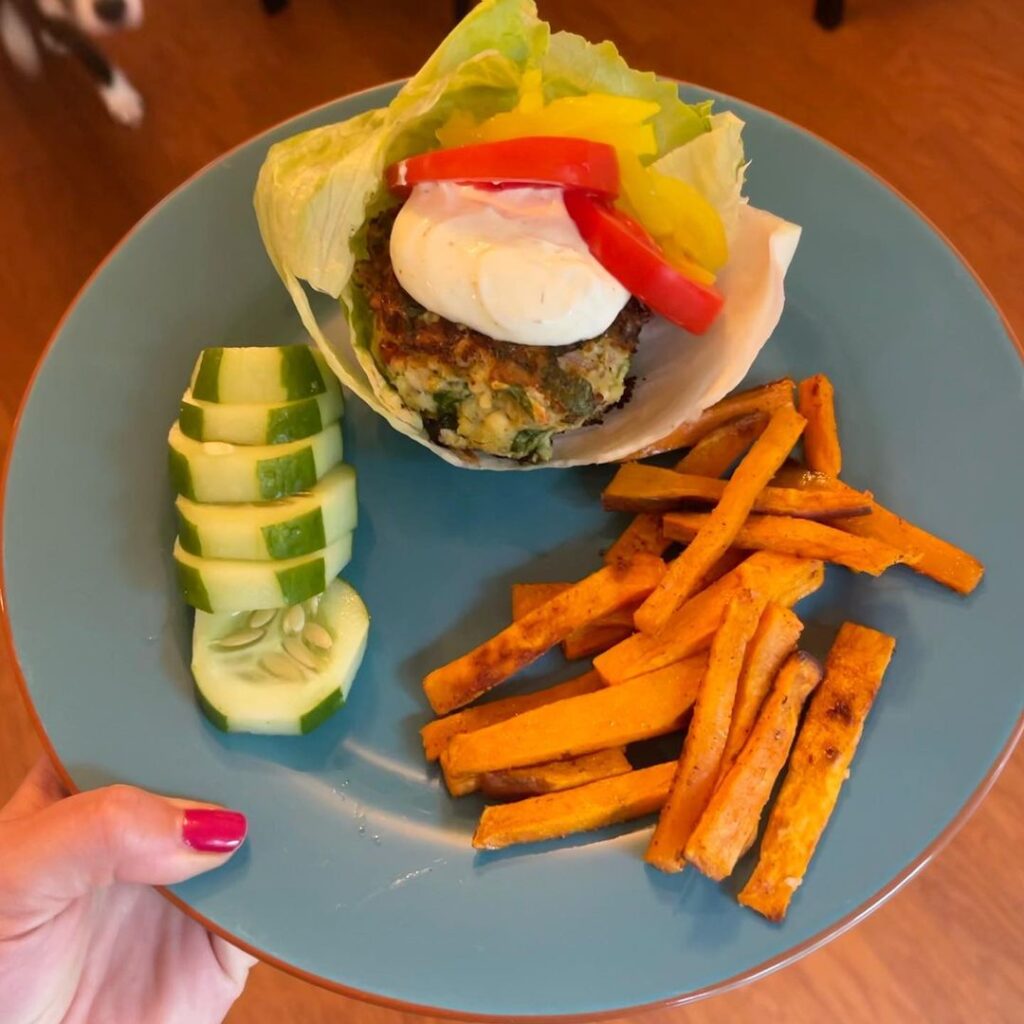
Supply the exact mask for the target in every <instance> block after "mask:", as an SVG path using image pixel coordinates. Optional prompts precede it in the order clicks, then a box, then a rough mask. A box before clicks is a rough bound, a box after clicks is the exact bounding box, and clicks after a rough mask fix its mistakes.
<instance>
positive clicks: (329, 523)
mask: <svg viewBox="0 0 1024 1024" xmlns="http://www.w3.org/2000/svg"><path fill="white" fill-rule="evenodd" d="M175 504H176V506H177V509H178V539H179V540H180V541H181V546H182V547H183V548H184V549H185V550H186V551H187V552H188V553H189V554H190V555H202V556H203V557H204V558H241V559H250V560H257V561H262V560H266V559H281V558H296V557H298V556H299V555H308V554H310V553H312V552H314V551H319V550H320V548H323V547H326V546H327V545H328V544H330V543H332V542H333V541H335V540H337V539H338V538H339V537H341V536H342V535H343V534H346V533H351V532H352V531H353V530H354V529H355V528H356V472H355V470H354V469H353V468H352V467H351V466H349V465H347V464H346V463H344V462H343V463H342V464H341V465H339V466H335V467H334V469H332V470H331V471H330V472H329V473H328V474H327V475H326V476H325V477H324V478H323V479H322V480H321V481H320V482H319V483H317V485H316V486H315V487H314V488H313V489H312V490H311V491H308V492H307V493H305V494H297V495H294V496H293V497H290V498H281V499H280V500H279V501H273V502H269V503H263V504H248V505H203V504H200V503H198V502H195V501H190V500H189V499H188V498H185V497H182V496H181V495H179V496H178V500H177V502H176V503H175Z"/></svg>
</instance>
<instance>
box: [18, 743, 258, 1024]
mask: <svg viewBox="0 0 1024 1024" xmlns="http://www.w3.org/2000/svg"><path fill="white" fill-rule="evenodd" d="M246 831H247V822H246V818H245V815H244V814H242V813H241V812H239V811H236V810H229V809H226V808H222V807H211V806H200V805H197V804H196V803H195V802H194V801H185V800H179V799H172V798H169V797H163V796H157V795H155V794H153V793H147V792H145V791H144V790H140V789H134V788H132V787H129V786H110V787H107V788H105V789H98V790H94V791H92V792H89V793H81V794H78V795H76V796H68V795H67V793H66V791H65V790H64V788H63V785H62V784H61V782H60V780H59V778H58V777H57V776H56V774H55V773H54V771H53V769H52V767H51V766H50V764H49V762H48V761H41V762H40V763H39V764H37V765H36V767H35V768H34V769H33V770H32V772H30V773H29V775H28V777H27V778H26V780H25V782H24V783H23V784H22V786H21V788H20V789H19V790H18V792H17V793H15V795H14V797H13V798H12V799H11V801H10V802H9V803H8V804H7V805H6V806H5V807H4V808H3V809H2V810H0V1007H2V1008H3V1009H2V1013H0V1018H2V1019H3V1021H4V1024H20V1022H22V1021H24V1022H26V1024H27V1022H30V1021H31V1022H37V1021H39V1022H41V1021H53V1022H57V1021H82V1022H91V1021H122V1020H123V1021H129V1020H130V1021H146V1022H147V1024H148V1022H150V1021H152V1022H160V1024H179V1022H180V1024H207V1022H215V1021H221V1020H223V1018H224V1016H225V1014H226V1013H227V1011H228V1009H229V1007H230V1006H231V1004H232V1003H233V1002H234V1000H235V999H236V998H237V997H238V995H239V994H240V993H241V991H242V988H243V987H244V985H245V981H246V977H247V975H248V971H249V968H250V966H251V965H252V964H253V963H254V962H255V961H254V960H253V958H252V957H250V956H249V955H248V954H246V953H243V952H242V951H241V950H239V949H237V948H236V947H234V946H232V945H230V944H229V943H227V942H225V941H224V940H223V939H221V938H220V937H218V936H215V935H211V934H210V933H209V932H207V931H206V929H205V928H204V927H203V926H202V925H201V924H199V923H198V922H196V921H193V920H191V919H190V918H188V917H186V916H185V914H184V913H182V911H180V910H179V909H178V908H177V907H175V906H174V905H173V904H171V903H170V902H169V901H168V900H167V899H165V898H164V897H163V896H162V895H160V894H159V893H158V892H157V891H156V890H155V889H153V888H152V886H154V885H169V884H172V883H175V882H181V881H184V880H185V879H187V878H191V877H193V876H194V875H198V874H201V873H203V872H206V871H210V870H213V869H216V868H218V867H220V866H221V865H222V864H224V863H225V862H226V861H227V860H229V859H230V858H231V856H232V855H233V854H234V853H235V852H236V851H237V850H238V849H239V847H240V846H241V845H242V844H243V843H244V842H245V837H246ZM142 979H145V983H144V984H141V983H140V981H141V980H142Z"/></svg>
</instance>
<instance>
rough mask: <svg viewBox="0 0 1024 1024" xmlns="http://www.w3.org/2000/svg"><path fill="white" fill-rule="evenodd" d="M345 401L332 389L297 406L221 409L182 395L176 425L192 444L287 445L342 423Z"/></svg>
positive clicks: (189, 394) (255, 405)
mask: <svg viewBox="0 0 1024 1024" xmlns="http://www.w3.org/2000/svg"><path fill="white" fill-rule="evenodd" d="M343 411H344V400H343V399H342V397H341V389H340V388H338V387H333V388H332V389H331V390H329V391H325V392H324V393H323V394H322V395H316V396H315V397H314V398H300V399H299V400H298V401H296V402H279V403H276V404H273V403H267V402H264V403H246V404H237V405H224V404H222V403H220V402H204V401H201V400H200V399H198V398H196V397H194V396H193V394H192V392H191V391H186V392H185V397H184V398H183V399H182V400H181V411H180V413H179V414H178V425H179V426H180V427H181V432H182V433H183V434H184V435H185V436H186V437H191V438H192V439H193V440H195V441H227V442H228V443H230V444H287V443H288V442H289V441H298V440H300V439H301V438H303V437H310V436H312V435H313V434H319V433H320V431H321V430H323V429H324V428H325V427H327V426H329V425H330V424H332V423H337V421H338V420H340V419H341V415H342V412H343Z"/></svg>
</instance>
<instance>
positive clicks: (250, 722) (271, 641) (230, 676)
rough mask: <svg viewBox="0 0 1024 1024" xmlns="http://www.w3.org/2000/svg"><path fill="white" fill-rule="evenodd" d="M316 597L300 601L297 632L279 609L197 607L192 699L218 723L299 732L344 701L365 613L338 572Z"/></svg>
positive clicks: (361, 646)
mask: <svg viewBox="0 0 1024 1024" xmlns="http://www.w3.org/2000/svg"><path fill="white" fill-rule="evenodd" d="M316 604H317V608H316V610H315V611H314V609H313V607H312V605H311V603H307V605H306V606H305V607H303V608H302V617H303V618H304V619H305V620H306V626H305V628H304V629H302V630H300V631H299V632H297V633H294V632H286V631H285V621H286V619H285V613H281V612H279V613H278V614H277V615H275V616H274V618H273V619H271V620H270V621H269V622H267V621H265V620H266V615H260V614H259V613H256V614H255V616H254V614H253V613H252V612H240V613H236V614H233V615H208V614H206V613H205V612H196V622H195V628H194V629H193V633H192V673H193V675H194V676H195V681H196V692H197V696H198V698H199V704H200V706H201V707H202V709H203V711H204V713H205V714H206V716H207V718H209V719H210V721H211V722H212V723H213V724H214V725H215V726H216V727H217V728H218V729H222V730H224V731H225V732H256V733H274V734H284V735H294V734H298V733H306V732H309V731H310V730H311V729H315V728H316V727H317V726H318V725H320V723H321V722H323V721H325V720H326V719H327V718H329V717H330V716H331V715H332V714H333V713H334V712H335V711H337V710H338V708H340V707H341V706H342V705H343V704H344V703H345V700H346V698H347V697H348V694H349V690H350V689H351V687H352V681H353V679H354V678H355V675H356V672H357V671H358V669H359V665H360V663H361V662H362V660H363V653H364V651H365V650H366V637H367V633H368V631H369V626H370V616H369V614H368V613H367V611H366V605H364V604H363V601H362V599H361V598H360V597H359V595H358V594H357V593H356V592H355V590H353V589H352V587H350V586H349V585H348V584H347V583H345V582H344V581H343V580H333V581H332V582H331V585H330V586H329V587H328V588H327V590H326V592H325V593H324V594H323V595H322V597H320V599H319V601H317V602H316ZM253 622H255V623H257V628H253V627H252V626H251V625H250V623H253ZM325 638H326V639H325ZM314 640H315V641H317V642H314ZM235 644H237V645H238V646H233V645H235ZM325 644H328V645H329V646H327V647H325V646H324V645H325ZM289 652H291V653H289ZM296 655H297V656H298V658H296ZM281 659H283V661H282V660H281Z"/></svg>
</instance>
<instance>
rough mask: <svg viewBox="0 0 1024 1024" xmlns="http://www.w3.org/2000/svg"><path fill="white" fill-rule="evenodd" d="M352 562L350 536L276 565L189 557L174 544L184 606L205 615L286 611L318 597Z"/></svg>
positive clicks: (348, 534) (347, 535)
mask: <svg viewBox="0 0 1024 1024" xmlns="http://www.w3.org/2000/svg"><path fill="white" fill-rule="evenodd" d="M351 557H352V534H351V533H345V534H342V536H341V537H339V538H338V539H337V540H336V541H334V543H333V544H328V545H327V547H325V548H322V549H321V550H320V551H315V552H313V554H311V555H301V556H300V557H299V558H286V559H283V560H282V561H279V562H243V561H241V560H236V559H228V558H200V557H197V556H196V555H190V554H189V553H188V552H187V551H186V550H185V549H184V548H183V547H182V546H181V541H180V540H178V541H175V544H174V561H175V563H176V565H177V569H178V584H179V586H180V587H181V592H182V595H183V596H184V598H185V601H186V603H187V604H190V605H192V606H193V607H195V608H200V609H202V610H203V611H204V612H241V611H245V610H246V609H251V608H284V607H285V606H287V605H290V604H298V603H299V602H300V601H305V600H306V598H309V597H313V596H315V595H316V594H319V593H321V592H322V591H323V590H324V588H325V587H326V586H327V584H328V583H329V582H330V581H331V580H332V579H333V578H334V577H335V576H337V575H338V573H339V572H341V570H342V569H344V568H345V566H346V565H348V563H349V559H351Z"/></svg>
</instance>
